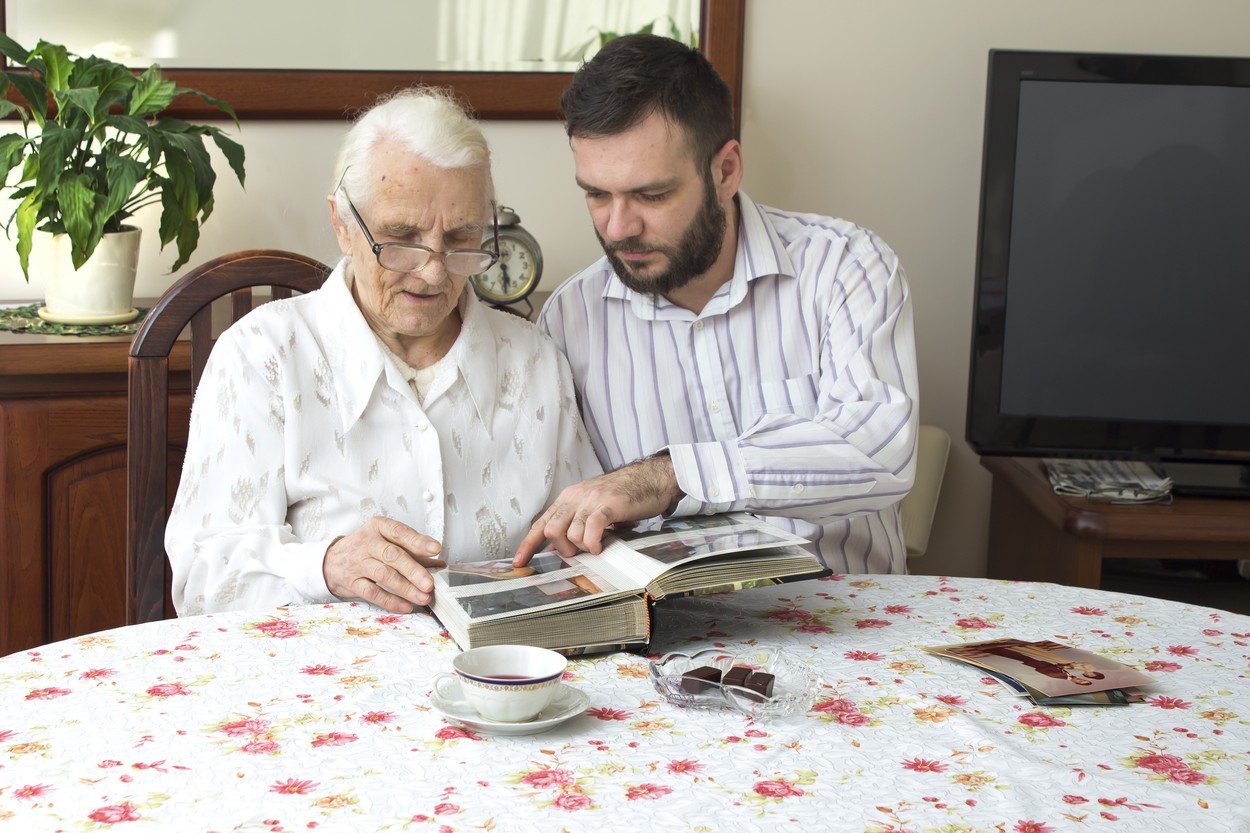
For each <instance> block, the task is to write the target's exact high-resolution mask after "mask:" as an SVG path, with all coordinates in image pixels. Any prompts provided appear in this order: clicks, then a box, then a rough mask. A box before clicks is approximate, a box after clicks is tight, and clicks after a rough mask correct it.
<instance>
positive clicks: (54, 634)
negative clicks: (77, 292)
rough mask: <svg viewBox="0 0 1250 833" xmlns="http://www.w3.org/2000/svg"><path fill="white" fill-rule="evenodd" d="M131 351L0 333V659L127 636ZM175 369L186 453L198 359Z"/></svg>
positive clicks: (182, 355)
mask: <svg viewBox="0 0 1250 833" xmlns="http://www.w3.org/2000/svg"><path fill="white" fill-rule="evenodd" d="M129 346H130V338H129V337H128V336H125V337H74V336H41V335H25V334H18V333H9V332H0V655H6V654H10V653H12V652H14V651H20V650H23V649H25V648H30V647H32V646H35V645H41V644H44V643H46V642H52V641H56V640H60V639H66V638H69V637H72V636H77V635H79V634H83V633H89V632H92V631H97V630H102V629H105V628H111V627H116V626H118V625H122V624H124V621H125V614H124V604H125V602H124V582H125V555H124V553H125V544H126V364H127V351H128V349H129ZM180 347H181V345H180ZM171 363H172V364H173V366H174V368H175V370H176V371H177V372H176V374H175V376H174V378H173V379H171V390H173V391H175V393H174V395H173V401H172V403H171V408H172V411H171V415H170V424H171V426H175V425H176V426H178V427H177V428H176V429H175V428H171V437H170V442H171V443H172V444H173V445H176V446H181V445H182V444H183V443H185V440H186V425H187V420H188V415H189V413H190V402H191V394H190V390H189V387H190V382H189V376H188V374H187V368H188V367H189V351H186V350H181V349H180V350H176V351H175V353H174V356H173V357H172V359H171ZM170 482H171V483H172V484H175V485H176V484H177V482H178V472H177V471H174V472H172V473H171V478H170Z"/></svg>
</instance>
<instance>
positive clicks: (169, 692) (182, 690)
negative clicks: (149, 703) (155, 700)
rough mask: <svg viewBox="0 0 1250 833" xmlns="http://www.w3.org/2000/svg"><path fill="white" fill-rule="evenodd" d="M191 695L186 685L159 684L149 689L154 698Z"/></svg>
mask: <svg viewBox="0 0 1250 833" xmlns="http://www.w3.org/2000/svg"><path fill="white" fill-rule="evenodd" d="M190 693H191V689H189V688H187V687H186V685H185V684H184V683H159V684H157V685H154V686H152V687H151V688H149V689H148V694H150V695H152V696H153V697H179V696H182V695H187V694H190Z"/></svg>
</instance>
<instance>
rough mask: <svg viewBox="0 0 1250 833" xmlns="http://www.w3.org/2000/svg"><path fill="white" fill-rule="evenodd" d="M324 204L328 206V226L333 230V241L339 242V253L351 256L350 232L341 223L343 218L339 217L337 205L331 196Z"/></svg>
mask: <svg viewBox="0 0 1250 833" xmlns="http://www.w3.org/2000/svg"><path fill="white" fill-rule="evenodd" d="M326 202H327V203H329V205H330V225H331V226H332V227H333V228H334V237H335V239H337V240H338V241H339V251H341V252H342V253H343V254H345V255H348V254H351V252H352V230H351V228H350V227H349V226H348V225H347V224H346V223H344V222H343V218H341V217H339V205H338V203H337V202H336V201H335V199H334V195H333V194H330V195H329V196H327V197H326Z"/></svg>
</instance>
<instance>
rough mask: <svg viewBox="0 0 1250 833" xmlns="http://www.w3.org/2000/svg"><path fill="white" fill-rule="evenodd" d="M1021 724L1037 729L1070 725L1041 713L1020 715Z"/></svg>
mask: <svg viewBox="0 0 1250 833" xmlns="http://www.w3.org/2000/svg"><path fill="white" fill-rule="evenodd" d="M1020 722H1021V723H1023V724H1024V725H1025V726H1032V727H1033V728H1035V729H1046V728H1050V727H1051V726H1067V725H1068V724H1067V723H1064V722H1063V721H1062V720H1060V719H1059V718H1057V717H1051V716H1050V715H1048V714H1042V713H1041V712H1029V713H1028V714H1022V715H1020Z"/></svg>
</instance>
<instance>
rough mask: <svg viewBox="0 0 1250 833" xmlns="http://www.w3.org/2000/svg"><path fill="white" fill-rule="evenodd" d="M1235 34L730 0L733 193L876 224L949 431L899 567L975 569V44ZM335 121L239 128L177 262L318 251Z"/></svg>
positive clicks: (553, 208) (1197, 9) (502, 151)
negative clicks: (928, 504) (243, 252)
mask: <svg viewBox="0 0 1250 833" xmlns="http://www.w3.org/2000/svg"><path fill="white" fill-rule="evenodd" d="M1248 32H1250V4H1247V3H1243V2H1239V0H1188V2H1185V3H1177V2H1174V0H1173V1H1172V2H1164V0H1051V2H1048V3H1044V4H1043V3H1031V2H1022V1H1020V0H855V2H851V0H768V1H767V2H764V0H748V4H747V32H746V66H745V80H744V96H743V99H744V118H743V130H742V138H743V143H744V147H745V156H746V164H747V178H746V188H747V190H748V191H749V192H750V193H751V194H752V196H754V197H755V198H756V199H758V200H760V201H763V202H765V203H769V204H773V205H777V206H782V207H786V208H795V209H803V210H810V211H821V212H826V213H832V214H839V215H842V216H845V217H848V218H850V219H853V220H856V221H857V222H859V223H861V224H863V225H866V226H868V227H870V228H873V229H875V230H876V231H878V232H880V233H881V234H882V235H883V236H884V237H885V239H886V240H887V241H889V242H890V243H891V245H893V246H894V248H895V249H896V250H897V251H898V252H899V254H900V255H901V257H902V259H903V262H904V264H905V266H906V269H907V271H908V275H909V277H910V279H911V284H912V289H913V292H914V296H915V303H916V328H917V340H918V347H919V355H920V379H921V391H922V394H921V418H922V419H923V420H924V421H926V422H932V423H936V424H938V425H941V426H942V427H944V428H945V429H946V430H947V431H948V432H950V434H951V435H952V437H953V438H954V439H955V443H954V447H953V449H952V455H951V462H950V467H949V469H948V473H947V479H946V484H945V488H944V490H943V495H942V500H941V504H940V506H939V512H938V518H937V521H936V523H935V526H934V531H933V538H932V540H931V542H930V547H929V552H928V554H926V555H925V556H924V557H923V558H921V559H920V560H918V561H916V562H913V564H912V568H913V570H914V571H917V572H923V573H931V574H946V575H980V574H982V573H983V570H984V558H985V540H986V532H987V521H988V503H989V478H988V476H987V475H986V474H985V473H984V471H983V470H982V469H981V468H980V467H979V465H978V464H977V461H976V457H975V455H973V454H972V453H971V451H970V450H969V449H968V448H967V446H966V445H965V444H964V443H963V441H962V436H963V421H964V398H965V395H966V387H967V360H968V339H969V334H970V329H971V315H970V313H971V303H972V283H973V274H972V273H973V266H974V257H975V251H974V249H975V242H976V224H977V190H978V185H979V180H980V156H981V126H982V112H983V107H984V87H985V65H986V52H987V50H989V49H990V48H991V47H1000V48H1032V49H1065V50H1068V49H1084V50H1091V51H1094V50H1108V51H1142V52H1162V53H1194V54H1245V53H1247V52H1250V41H1248V40H1247V33H1248ZM340 132H341V126H340V125H338V124H321V123H318V124H293V123H265V122H247V123H245V124H244V126H243V130H242V132H241V135H240V138H241V140H242V141H243V142H244V144H245V145H246V147H247V151H248V159H249V165H248V186H247V191H246V193H244V192H243V191H241V190H240V189H239V187H238V185H237V184H235V183H233V182H232V181H230V182H226V181H224V180H223V184H222V186H221V187H220V188H219V194H218V207H217V214H216V215H215V216H214V217H213V218H212V219H211V220H210V222H209V224H208V226H207V227H206V228H205V231H204V238H203V242H202V245H201V247H200V250H199V252H197V255H196V260H197V261H198V260H203V259H207V258H209V257H212V256H214V255H216V254H220V253H222V252H225V251H230V250H233V249H239V248H247V247H254V246H276V247H281V248H290V249H295V250H298V251H302V252H305V253H308V254H311V255H314V256H317V257H321V258H323V259H327V260H328V259H332V258H333V257H334V256H335V254H336V249H335V245H334V240H333V237H332V236H331V234H330V232H329V227H328V223H327V220H326V213H325V207H324V194H325V191H326V189H327V187H328V183H327V182H326V179H327V176H328V170H329V167H330V160H331V158H332V156H333V153H334V148H335V145H336V142H337V139H338V136H339V134H340ZM488 134H489V138H490V140H491V143H492V145H493V148H494V153H495V171H496V184H497V190H498V193H499V197H500V199H501V200H502V201H503V202H505V203H507V204H510V205H512V206H513V207H514V208H516V209H517V210H518V211H519V212H520V214H521V215H522V217H523V218H524V222H525V225H526V226H527V227H528V228H530V230H531V231H533V232H534V233H535V234H536V235H537V237H538V238H539V240H540V241H541V242H542V244H543V248H544V252H545V255H546V259H547V269H546V279H545V280H544V284H545V285H546V286H547V287H550V286H553V285H554V284H555V283H557V282H558V281H559V280H561V279H562V278H563V277H565V276H567V275H568V274H569V273H571V272H572V271H574V270H576V269H577V268H579V267H580V266H582V265H584V264H585V263H587V262H589V261H590V260H592V259H593V258H594V257H596V255H597V248H596V245H595V243H594V240H593V237H592V235H591V232H590V226H589V223H588V221H587V220H586V218H585V213H584V210H583V208H582V205H581V199H580V196H579V194H578V192H577V190H576V188H575V187H574V186H573V184H572V168H571V162H570V159H569V155H568V151H567V147H566V143H565V140H564V136H563V133H562V132H561V130H560V128H559V126H558V125H556V124H555V123H505V122H499V123H493V124H490V125H488ZM4 214H5V216H6V217H7V215H8V211H7V210H6V211H5V212H4ZM154 224H155V218H152V217H149V218H145V223H144V225H145V226H146V227H147V228H148V229H153V228H154ZM172 262H173V254H172V251H170V252H166V253H165V254H163V255H158V254H157V252H156V244H155V233H154V231H151V232H150V233H148V234H147V235H146V240H145V243H144V251H143V256H142V261H141V267H140V268H141V270H142V276H141V278H140V283H139V293H140V294H143V295H152V294H156V293H159V292H160V290H161V289H162V288H163V287H164V286H166V285H168V283H169V282H170V280H171V279H172V278H171V276H170V275H168V274H167V270H168V268H169V265H170V264H171V263H172ZM15 263H16V258H15V256H14V255H13V254H12V251H11V249H9V248H8V247H2V248H0V300H6V299H7V300H17V299H27V298H30V299H34V298H38V297H39V293H40V291H41V289H40V286H39V284H38V281H36V282H35V283H34V284H33V285H29V286H28V285H26V284H24V283H23V282H22V280H21V276H20V273H19V272H18V270H17V268H16V265H15Z"/></svg>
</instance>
